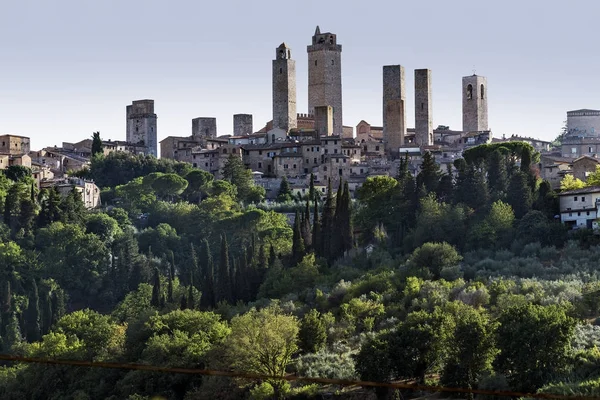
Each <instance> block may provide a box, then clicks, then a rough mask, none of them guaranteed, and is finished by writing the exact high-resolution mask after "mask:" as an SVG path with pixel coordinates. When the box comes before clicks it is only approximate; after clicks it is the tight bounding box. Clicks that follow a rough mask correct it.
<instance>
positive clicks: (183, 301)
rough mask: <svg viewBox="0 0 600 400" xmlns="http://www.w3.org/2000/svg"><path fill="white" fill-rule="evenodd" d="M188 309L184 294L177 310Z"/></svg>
mask: <svg viewBox="0 0 600 400" xmlns="http://www.w3.org/2000/svg"><path fill="white" fill-rule="evenodd" d="M187 308H188V302H187V298H186V297H185V294H182V295H181V301H180V302H179V309H180V310H187Z"/></svg>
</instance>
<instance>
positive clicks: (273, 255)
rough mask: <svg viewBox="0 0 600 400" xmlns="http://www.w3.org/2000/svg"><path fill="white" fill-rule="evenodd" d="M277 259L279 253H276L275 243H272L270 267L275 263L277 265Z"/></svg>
mask: <svg viewBox="0 0 600 400" xmlns="http://www.w3.org/2000/svg"><path fill="white" fill-rule="evenodd" d="M275 260H277V254H275V247H273V245H271V246H270V247H269V268H271V267H273V265H275Z"/></svg>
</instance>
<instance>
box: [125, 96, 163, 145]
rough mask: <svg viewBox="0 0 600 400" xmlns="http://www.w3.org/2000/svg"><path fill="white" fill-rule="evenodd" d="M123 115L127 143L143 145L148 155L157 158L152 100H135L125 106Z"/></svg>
mask: <svg viewBox="0 0 600 400" xmlns="http://www.w3.org/2000/svg"><path fill="white" fill-rule="evenodd" d="M125 113H126V120H127V125H126V126H127V130H126V132H127V135H126V138H127V141H128V142H130V143H135V144H143V145H144V146H146V147H147V148H148V154H151V155H153V156H154V157H158V146H157V140H156V137H157V136H156V114H155V113H154V100H136V101H134V102H133V103H132V104H131V105H129V106H127V108H126V110H125Z"/></svg>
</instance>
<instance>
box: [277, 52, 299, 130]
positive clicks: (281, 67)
mask: <svg viewBox="0 0 600 400" xmlns="http://www.w3.org/2000/svg"><path fill="white" fill-rule="evenodd" d="M296 118H297V114H296V61H294V60H292V49H290V48H289V47H287V46H286V44H285V43H281V45H280V46H279V47H278V48H277V50H276V53H275V59H274V60H273V128H280V129H283V130H285V131H289V130H290V129H293V128H296V127H297V126H298V123H297V119H296Z"/></svg>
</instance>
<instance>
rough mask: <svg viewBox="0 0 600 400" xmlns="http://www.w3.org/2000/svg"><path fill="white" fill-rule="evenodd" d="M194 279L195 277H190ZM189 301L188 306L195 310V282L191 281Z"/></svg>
mask: <svg viewBox="0 0 600 400" xmlns="http://www.w3.org/2000/svg"><path fill="white" fill-rule="evenodd" d="M193 279H194V278H192V277H190V280H193ZM187 303H188V308H189V309H190V310H193V309H195V308H196V300H195V299H194V282H190V285H189V286H188V296H187Z"/></svg>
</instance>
